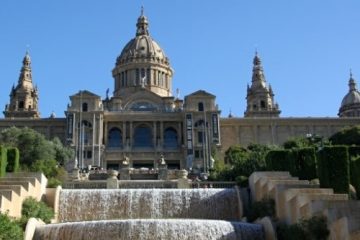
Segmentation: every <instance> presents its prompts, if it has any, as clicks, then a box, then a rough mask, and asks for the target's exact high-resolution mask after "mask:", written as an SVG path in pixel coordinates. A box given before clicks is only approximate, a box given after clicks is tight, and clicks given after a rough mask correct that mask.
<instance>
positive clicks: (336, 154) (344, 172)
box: [318, 146, 350, 193]
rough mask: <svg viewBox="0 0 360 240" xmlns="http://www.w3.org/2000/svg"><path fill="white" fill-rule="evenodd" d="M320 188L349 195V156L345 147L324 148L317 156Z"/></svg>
mask: <svg viewBox="0 0 360 240" xmlns="http://www.w3.org/2000/svg"><path fill="white" fill-rule="evenodd" d="M318 156H319V157H318V176H319V180H320V186H321V187H324V188H333V189H334V192H335V193H349V184H350V171H349V154H348V149H347V147H346V146H326V147H324V148H323V149H322V150H321V151H320V152H319V154H318Z"/></svg>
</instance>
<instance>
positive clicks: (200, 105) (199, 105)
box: [198, 102, 204, 112]
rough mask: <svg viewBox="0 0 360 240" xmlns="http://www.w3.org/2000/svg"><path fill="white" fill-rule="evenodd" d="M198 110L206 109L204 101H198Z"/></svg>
mask: <svg viewBox="0 0 360 240" xmlns="http://www.w3.org/2000/svg"><path fill="white" fill-rule="evenodd" d="M198 110H199V112H203V111H204V103H202V102H199V103H198Z"/></svg>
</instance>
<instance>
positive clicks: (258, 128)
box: [0, 13, 360, 172]
mask: <svg viewBox="0 0 360 240" xmlns="http://www.w3.org/2000/svg"><path fill="white" fill-rule="evenodd" d="M31 71H32V69H31V58H30V55H29V53H26V55H25V57H24V60H23V66H22V68H21V73H20V77H19V81H18V83H17V85H16V86H13V87H12V88H11V91H10V102H9V104H7V105H6V106H5V110H4V116H5V118H4V119H0V129H4V128H7V127H10V126H17V127H25V126H27V127H30V128H33V129H35V130H37V131H39V132H41V133H43V134H45V135H46V136H47V137H48V138H53V137H59V138H60V139H61V140H63V142H64V143H66V144H69V145H70V146H72V147H73V148H74V150H75V151H76V155H77V160H78V163H79V167H81V168H83V167H87V166H89V165H92V166H94V165H95V166H101V167H104V168H115V169H120V168H121V167H122V164H123V160H124V159H125V158H126V159H129V164H130V166H131V167H133V168H141V167H146V168H157V166H158V164H159V159H162V158H163V159H165V160H166V164H167V166H168V168H173V169H182V168H187V169H189V168H191V169H193V170H195V171H198V172H206V171H207V170H208V169H209V168H210V167H211V165H212V164H213V162H212V161H213V160H212V157H211V156H212V154H213V152H215V151H217V152H219V153H220V154H223V153H224V152H225V151H226V150H227V148H228V147H230V146H231V145H235V144H241V145H248V144H250V143H260V144H281V143H283V142H284V141H286V140H287V139H289V138H290V137H295V136H305V135H306V134H308V133H311V134H317V135H320V136H323V137H329V136H331V135H332V134H333V133H335V132H337V131H339V130H340V129H341V128H343V127H345V126H353V125H356V124H359V123H360V93H359V91H358V90H357V87H356V82H355V80H354V78H353V76H352V74H351V76H350V80H349V93H348V94H347V95H346V96H345V97H344V99H343V101H342V103H341V106H340V109H339V114H338V115H339V117H338V118H328V117H326V118H311V117H307V118H282V117H280V113H281V111H280V107H279V105H278V104H277V103H276V102H275V98H274V96H275V95H274V91H273V89H272V88H271V86H270V85H269V84H268V83H267V82H266V79H265V73H264V69H263V65H262V62H261V59H260V57H259V55H258V54H257V53H256V54H255V57H254V59H253V76H252V80H251V86H248V87H247V97H246V99H247V106H244V107H245V112H244V117H241V118H235V117H232V116H231V115H230V116H229V117H227V118H221V117H220V109H218V107H217V104H216V96H215V95H213V94H214V93H209V92H207V91H205V90H198V91H196V92H194V93H190V94H189V95H187V96H185V97H184V99H180V98H179V96H173V95H172V77H173V72H174V71H173V69H172V68H171V65H170V60H169V59H168V58H167V56H166V54H165V52H164V50H163V49H162V48H161V47H160V46H159V44H158V43H157V42H156V41H154V40H153V39H152V37H151V35H150V32H149V22H148V19H147V18H146V16H144V14H143V13H141V15H140V17H139V18H138V20H137V24H136V34H135V37H134V38H133V39H131V40H130V41H129V42H128V43H127V44H126V45H125V47H124V48H123V50H122V52H121V53H120V55H119V56H118V57H117V59H116V63H115V67H114V68H113V70H112V75H113V78H114V90H113V95H112V97H109V94H108V93H107V96H106V98H105V99H101V97H100V96H98V95H96V94H95V93H92V92H89V91H87V90H81V91H79V92H77V93H75V94H74V95H72V96H70V103H69V105H68V107H67V109H66V111H65V115H66V117H65V118H56V117H55V116H50V117H49V118H41V117H40V112H39V109H38V91H39V90H40V91H41V89H39V90H38V89H37V87H34V83H33V80H32V72H31Z"/></svg>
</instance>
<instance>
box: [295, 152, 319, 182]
mask: <svg viewBox="0 0 360 240" xmlns="http://www.w3.org/2000/svg"><path fill="white" fill-rule="evenodd" d="M292 153H293V154H292V156H293V158H294V164H295V166H294V167H295V173H294V175H295V176H297V177H299V178H300V179H301V180H311V179H315V178H317V174H316V155H315V149H314V148H312V147H308V148H300V149H293V150H292Z"/></svg>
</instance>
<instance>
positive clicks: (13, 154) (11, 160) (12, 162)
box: [6, 148, 20, 172]
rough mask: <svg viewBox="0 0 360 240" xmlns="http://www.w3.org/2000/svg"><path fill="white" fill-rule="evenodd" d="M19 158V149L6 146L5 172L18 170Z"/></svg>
mask: <svg viewBox="0 0 360 240" xmlns="http://www.w3.org/2000/svg"><path fill="white" fill-rule="evenodd" d="M19 159H20V154H19V149H17V148H8V150H7V166H6V172H18V171H19V167H20V163H19Z"/></svg>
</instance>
